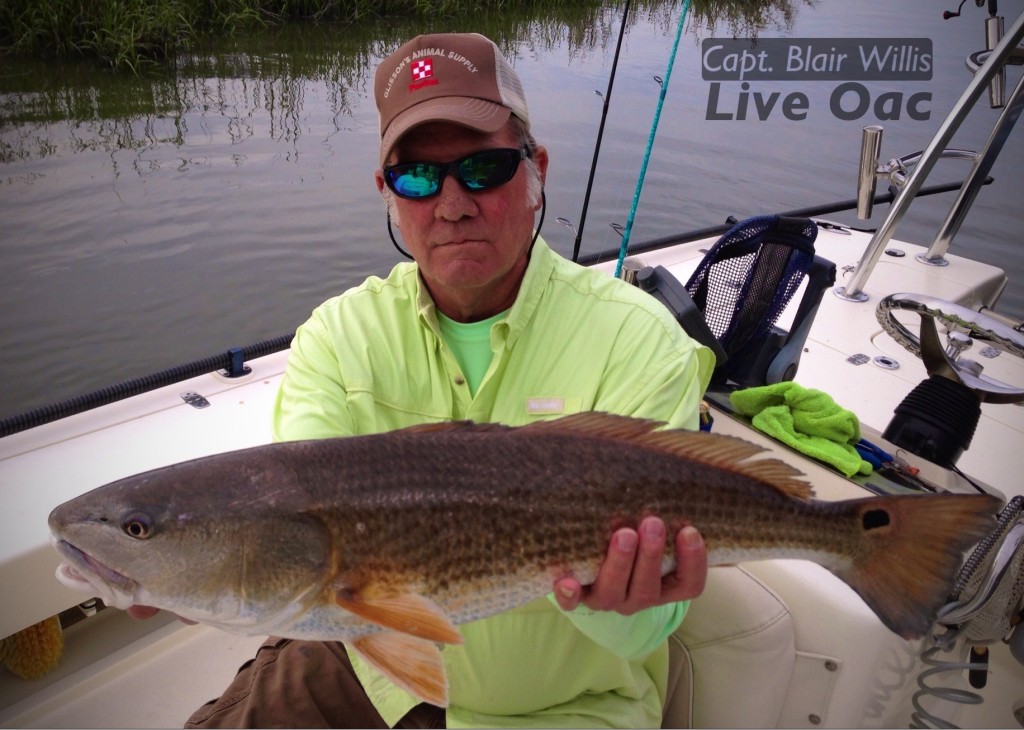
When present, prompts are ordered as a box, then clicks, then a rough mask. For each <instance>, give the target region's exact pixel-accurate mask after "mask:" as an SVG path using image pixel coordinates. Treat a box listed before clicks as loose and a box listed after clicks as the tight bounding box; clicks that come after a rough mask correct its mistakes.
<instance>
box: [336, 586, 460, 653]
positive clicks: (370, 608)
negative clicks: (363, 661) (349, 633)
mask: <svg viewBox="0 0 1024 730" xmlns="http://www.w3.org/2000/svg"><path fill="white" fill-rule="evenodd" d="M377 593H378V591H375V590H374V588H373V586H367V587H365V588H363V589H361V590H359V591H354V592H353V591H348V590H340V591H338V592H337V593H336V594H335V600H336V601H337V602H338V605H339V606H341V607H342V608H343V609H345V610H346V611H348V612H349V613H354V614H355V615H356V616H359V617H360V618H362V619H365V620H367V621H369V622H371V623H375V624H377V625H378V626H383V627H384V628H387V629H392V630H394V631H397V632H400V633H402V634H409V635H411V636H417V637H419V638H421V639H429V640H430V641H439V642H441V643H443V644H461V643H462V634H460V633H459V630H458V629H457V628H455V625H454V624H452V622H451V621H450V620H449V619H448V616H446V615H445V613H444V611H442V610H441V609H440V607H438V605H437V604H436V603H434V602H433V601H431V600H430V599H429V598H426V597H424V596H421V595H419V594H417V593H400V594H391V595H377Z"/></svg>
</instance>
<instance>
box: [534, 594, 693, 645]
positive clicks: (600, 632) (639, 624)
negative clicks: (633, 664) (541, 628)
mask: <svg viewBox="0 0 1024 730" xmlns="http://www.w3.org/2000/svg"><path fill="white" fill-rule="evenodd" d="M548 598H549V599H550V600H551V602H552V603H554V604H555V605H556V606H557V605H558V602H557V601H556V600H555V597H554V595H551V594H549V595H548ZM689 608H690V602H689V601H680V602H678V603H667V604H665V605H664V606H654V607H653V608H648V609H646V610H644V611H637V612H636V613H634V614H633V615H632V616H623V615H622V614H621V613H615V612H614V611H592V610H591V609H589V608H587V607H586V606H583V605H582V604H581V605H579V606H577V607H576V609H575V610H573V611H567V612H566V611H563V612H562V613H563V615H564V616H566V618H568V619H569V620H570V621H572V623H573V625H574V626H575V627H576V628H577V629H579V631H580V632H581V633H583V634H584V635H585V636H586V637H587V638H588V639H590V640H591V641H593V642H594V643H596V644H599V645H600V646H602V647H604V648H605V649H607V650H608V651H611V652H613V653H614V654H616V655H617V656H620V657H622V658H623V659H631V660H632V659H643V658H644V657H646V656H647V655H648V654H650V653H651V652H652V651H654V650H655V649H657V648H658V647H659V646H661V643H662V642H663V641H665V640H666V639H668V637H669V636H670V635H671V634H672V632H673V631H675V630H676V629H678V628H679V626H680V624H682V623H683V619H684V618H685V617H686V612H687V611H688V610H689Z"/></svg>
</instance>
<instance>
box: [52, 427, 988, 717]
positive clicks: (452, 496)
mask: <svg viewBox="0 0 1024 730" xmlns="http://www.w3.org/2000/svg"><path fill="white" fill-rule="evenodd" d="M660 425H661V424H658V423H656V422H652V421H645V420H639V419H632V418H625V417H618V416H610V415H605V414H599V413H588V414H580V415H576V416H569V417H566V418H561V419H557V420H553V421H546V422H542V423H536V424H532V425H529V426H523V427H518V428H512V427H506V426H500V425H496V424H472V423H467V422H457V423H447V424H439V425H428V426H417V427H413V428H408V429H404V430H401V431H394V432H391V433H385V434H379V435H371V436H358V437H350V438H335V439H326V440H320V441H301V442H289V443H279V444H271V445H266V446H259V447H255V448H250V449H245V450H241V451H234V452H228V453H224V454H219V455H216V456H211V457H207V458H203V459H197V460H194V461H189V462H185V463H181V464H176V465H173V466H169V467H166V468H163V469H157V470H154V471H150V472H146V473H144V474H140V475H137V476H132V477H128V478H126V479H122V480H120V481H117V482H113V483H111V484H108V485H106V486H103V487H100V488H98V489H95V490H93V491H91V492H88V493H87V494H84V495H82V496H80V497H77V498H75V499H73V500H71V501H69V502H66V503H65V504H62V505H61V506H59V507H57V508H56V509H55V510H54V511H53V512H52V514H51V515H50V520H49V522H50V528H51V530H52V532H53V535H54V542H55V545H56V547H57V549H58V550H59V551H60V553H61V554H62V556H63V557H64V560H65V562H64V563H63V564H62V566H61V568H60V569H59V570H58V578H60V579H61V580H62V582H64V583H66V584H68V585H72V586H74V587H76V588H81V589H84V590H87V591H91V592H92V593H93V595H98V596H99V597H100V598H102V599H103V601H104V602H106V603H107V604H108V605H113V606H118V607H121V608H126V607H127V606H129V605H132V604H140V605H150V606H156V607H158V608H163V609H167V610H170V611H173V612H174V613H176V614H178V615H179V616H182V617H184V618H187V619H191V620H194V621H199V622H202V623H206V624H209V625H212V626H216V627H220V628H223V629H225V630H228V631H232V632H235V633H242V634H249V635H253V634H273V635H277V636H283V637H291V638H299V639H311V640H339V641H343V642H345V643H346V644H347V645H348V646H349V647H351V648H353V649H355V650H356V651H357V652H358V653H360V655H362V656H364V657H365V658H366V659H367V661H369V662H370V663H371V664H373V665H374V666H376V667H377V668H378V669H380V670H381V671H382V672H384V674H386V675H387V676H388V677H389V678H391V679H392V681H394V682H395V683H396V684H398V685H399V686H402V687H404V688H406V689H407V690H409V691H410V692H412V693H413V694H415V695H416V696H418V697H419V698H421V699H423V700H425V701H428V702H432V703H434V704H437V705H441V706H444V705H445V704H446V703H447V682H446V678H445V676H444V666H443V663H442V659H441V654H440V651H439V650H438V647H437V643H436V642H441V643H459V642H461V641H462V637H461V635H460V633H459V630H458V628H457V625H458V624H461V623H465V622H468V621H473V620H476V619H480V618H483V617H486V616H490V615H493V614H496V613H499V612H501V611H505V610H508V609H510V608H513V607H515V606H518V605H521V604H523V603H526V602H528V601H530V600H533V599H535V598H538V597H541V596H543V595H545V594H546V593H548V592H550V591H551V588H552V584H553V581H554V580H555V579H556V578H557V577H559V576H561V575H565V574H568V573H570V572H571V573H573V574H574V575H576V576H577V577H579V578H580V580H581V581H582V582H584V583H587V582H590V581H592V580H593V578H594V576H595V574H596V571H597V568H598V567H599V565H600V563H601V561H602V559H603V558H604V556H605V553H606V550H607V545H608V541H609V538H610V536H611V534H612V533H613V532H614V531H615V530H616V529H618V528H620V527H623V526H633V527H635V526H636V525H637V524H638V523H639V522H640V520H641V519H642V518H644V517H645V516H647V515H657V516H659V517H661V518H662V519H663V520H664V521H665V523H666V526H667V528H668V530H669V533H670V534H674V533H675V532H676V531H678V530H679V529H680V528H682V527H683V526H685V525H694V526H696V527H697V529H698V530H700V532H701V534H702V536H703V538H704V541H705V543H706V544H707V547H708V552H709V562H710V563H711V564H712V565H715V564H726V563H735V562H739V561H743V560H759V559H768V558H801V559H807V560H812V561H814V562H816V563H819V564H821V565H823V566H824V567H826V568H828V569H829V570H830V571H832V572H833V573H835V574H836V575H837V576H839V578H841V579H842V580H843V581H845V582H846V583H848V584H849V585H850V586H851V587H852V588H853V589H854V590H855V591H856V592H857V593H858V594H859V595H860V596H861V597H862V598H863V599H864V600H865V601H866V602H867V604H868V605H869V606H870V607H871V608H872V609H873V610H874V611H875V613H876V614H877V615H878V617H879V618H880V619H881V621H882V622H883V623H884V624H885V625H886V626H888V627H889V628H890V629H891V630H892V631H894V632H896V633H897V634H899V635H900V636H902V637H905V638H913V637H918V636H920V635H922V634H924V633H925V632H926V631H927V630H928V629H929V627H930V626H931V624H932V622H933V619H934V617H935V614H936V612H937V610H938V608H939V607H941V605H943V603H944V602H945V601H946V600H947V596H948V594H949V592H950V589H951V587H952V584H953V580H954V578H955V574H956V572H957V569H958V568H959V566H960V564H961V559H962V556H963V551H964V550H965V549H967V548H968V547H969V546H971V545H972V544H973V543H975V542H976V541H977V540H979V539H980V538H981V537H983V536H984V535H985V534H987V533H988V532H989V531H990V530H991V529H992V528H993V526H994V521H993V519H992V516H993V515H994V513H995V511H996V510H997V508H998V507H999V505H1000V501H999V500H998V499H996V498H994V497H990V496H986V495H980V494H978V495H952V494H947V495H920V496H919V495H910V496H893V497H867V498H864V499H855V500H848V501H841V502H825V501H818V500H815V499H813V498H812V490H811V487H810V486H809V485H808V484H807V483H806V482H805V481H803V479H802V478H801V477H802V475H801V474H800V473H799V472H798V471H796V470H795V469H793V468H792V467H790V466H788V465H786V464H785V463H783V462H781V461H779V460H778V459H774V458H763V457H762V458H755V457H758V455H759V454H760V453H761V452H763V451H764V449H762V448H761V447H759V446H756V445H754V444H751V443H749V442H746V441H744V440H741V439H737V438H733V437H729V436H722V435H713V434H704V433H696V432H689V431H680V430H658V428H659V426H660ZM671 542H672V541H671V540H670V541H669V543H670V546H669V547H668V548H667V552H666V555H665V560H664V571H665V572H668V571H670V570H672V569H673V568H674V555H673V554H672V547H671Z"/></svg>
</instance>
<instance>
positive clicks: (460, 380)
mask: <svg viewBox="0 0 1024 730" xmlns="http://www.w3.org/2000/svg"><path fill="white" fill-rule="evenodd" d="M455 384H456V385H465V384H466V379H465V378H464V377H462V376H461V375H456V376H455Z"/></svg>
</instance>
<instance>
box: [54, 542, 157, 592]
mask: <svg viewBox="0 0 1024 730" xmlns="http://www.w3.org/2000/svg"><path fill="white" fill-rule="evenodd" d="M53 546H54V547H55V548H56V549H57V552H59V553H60V554H61V557H63V558H64V562H62V563H61V564H60V566H58V568H57V580H59V581H60V582H61V583H63V584H64V585H66V586H67V587H68V588H72V589H74V590H79V591H89V590H95V591H96V592H97V593H98V597H99V598H100V599H102V600H103V603H105V604H106V605H108V606H113V607H115V608H122V609H124V608H128V607H129V606H131V605H133V604H134V603H135V601H134V600H133V596H134V594H135V589H136V588H137V587H138V583H136V582H135V581H134V580H132V579H131V578H129V577H128V576H126V575H123V574H122V573H119V572H117V571H116V570H114V569H113V568H111V567H109V566H107V565H104V564H103V563H101V562H100V561H99V560H97V559H96V558H94V557H93V556H91V555H89V554H88V553H87V552H85V551H84V550H80V549H79V548H77V547H75V546H74V545H72V544H71V543H70V542H68V541H67V540H61V539H57V538H53Z"/></svg>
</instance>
